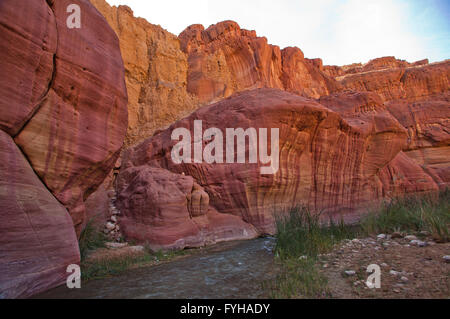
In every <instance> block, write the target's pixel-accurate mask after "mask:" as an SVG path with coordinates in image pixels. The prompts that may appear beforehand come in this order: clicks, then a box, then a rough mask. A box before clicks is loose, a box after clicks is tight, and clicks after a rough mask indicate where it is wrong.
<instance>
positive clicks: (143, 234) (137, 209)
mask: <svg viewBox="0 0 450 319" xmlns="http://www.w3.org/2000/svg"><path fill="white" fill-rule="evenodd" d="M118 190H119V191H118V192H119V197H118V200H119V203H120V206H119V207H120V210H121V213H122V214H123V215H124V217H122V218H120V225H121V229H122V232H123V233H125V234H126V236H127V238H131V239H134V240H138V241H141V242H148V244H149V245H150V247H151V248H152V249H154V250H156V251H157V250H160V249H183V248H185V247H200V246H204V245H207V244H214V243H216V242H220V241H226V240H238V239H251V238H255V237H256V236H257V232H256V230H255V229H254V227H253V226H251V225H250V224H247V223H245V222H244V221H242V219H241V218H239V217H237V216H232V215H227V214H219V213H218V212H217V211H216V210H215V209H214V208H213V207H211V206H210V205H209V195H208V194H207V193H206V192H205V191H204V190H203V188H202V187H201V186H199V185H198V184H197V183H196V182H195V181H194V179H193V178H192V177H191V176H183V175H181V174H175V173H172V172H170V171H168V170H165V169H162V168H155V167H149V166H145V165H143V166H140V167H131V168H129V169H126V170H125V171H123V172H122V173H121V175H120V178H119V180H118Z"/></svg>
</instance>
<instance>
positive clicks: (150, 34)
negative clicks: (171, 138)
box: [91, 0, 340, 146]
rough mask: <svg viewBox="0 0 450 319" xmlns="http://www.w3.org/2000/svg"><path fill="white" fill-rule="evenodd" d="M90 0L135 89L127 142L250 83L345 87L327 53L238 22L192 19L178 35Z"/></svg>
mask: <svg viewBox="0 0 450 319" xmlns="http://www.w3.org/2000/svg"><path fill="white" fill-rule="evenodd" d="M91 2H92V3H93V4H94V5H95V6H96V7H97V9H98V10H99V11H100V12H101V13H102V14H103V15H104V16H105V18H106V19H107V21H108V23H109V24H110V26H111V27H112V28H113V29H114V31H115V32H116V33H117V35H118V37H119V39H120V48H121V51H122V56H123V59H124V63H125V69H126V83H127V88H128V96H129V101H128V113H129V125H128V133H127V138H126V145H127V146H131V145H133V144H136V143H137V142H139V141H142V140H143V139H145V138H148V137H150V136H152V135H153V134H154V133H155V132H157V131H158V130H160V129H163V128H166V127H167V126H169V125H170V124H172V123H173V122H175V121H177V120H179V119H181V118H183V117H185V116H187V115H188V114H189V113H191V112H193V111H195V110H196V109H198V108H199V107H200V106H203V105H206V104H209V103H212V102H216V101H219V100H221V99H223V98H226V97H229V96H231V95H232V94H234V93H236V92H240V91H243V90H250V89H255V88H264V87H267V88H279V89H283V90H287V91H289V92H293V93H296V94H299V95H302V96H307V97H314V98H318V97H320V96H322V95H326V94H329V93H332V92H336V91H337V90H339V88H340V85H339V84H338V83H337V81H335V80H334V78H333V77H331V76H329V75H327V74H326V73H325V72H323V70H322V69H321V64H320V63H321V61H320V63H318V62H319V60H320V59H315V60H309V59H306V58H304V56H303V52H302V51H301V50H300V49H298V48H286V49H284V50H280V48H279V47H278V46H275V45H271V44H268V42H267V39H266V38H265V37H258V36H257V35H256V32H255V31H249V30H245V29H241V28H240V26H239V25H238V24H237V23H236V22H234V21H223V22H220V23H217V24H215V25H212V26H210V27H208V28H206V29H205V28H204V27H203V26H202V25H191V26H189V27H187V28H186V29H185V30H184V31H183V32H181V33H180V35H179V36H178V37H177V36H175V35H173V34H171V33H169V32H167V31H166V30H164V29H163V28H161V27H160V26H156V25H153V24H151V23H148V22H147V21H146V20H144V19H142V18H135V17H134V16H133V12H132V10H131V9H130V8H129V7H127V6H119V7H111V6H109V5H108V4H107V3H106V2H105V0H91ZM319 64H320V66H319Z"/></svg>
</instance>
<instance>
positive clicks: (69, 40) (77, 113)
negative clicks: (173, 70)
mask: <svg viewBox="0 0 450 319" xmlns="http://www.w3.org/2000/svg"><path fill="white" fill-rule="evenodd" d="M77 3H78V4H79V5H80V7H81V11H82V14H83V15H82V16H83V19H82V27H81V28H80V29H69V28H68V27H67V25H66V20H67V15H68V14H67V7H68V5H69V4H71V1H69V0H67V1H66V0H58V1H50V0H48V1H45V0H32V1H31V0H29V1H12V0H3V1H2V2H1V3H0V29H1V33H0V34H1V36H0V37H1V41H0V72H1V74H0V93H1V95H2V99H1V101H0V129H1V130H0V144H1V147H0V163H1V164H0V217H1V219H2V222H1V226H0V274H1V275H0V297H26V296H30V295H32V294H35V293H38V292H40V291H43V290H46V289H49V288H51V287H54V286H57V285H59V284H62V283H63V282H65V278H66V277H67V273H66V267H67V266H68V265H69V264H74V263H78V262H79V259H80V255H79V251H78V243H77V237H76V234H75V230H76V231H77V232H78V233H79V232H80V231H81V229H82V227H83V226H84V223H85V222H86V219H85V206H84V201H85V199H86V198H87V197H88V196H89V195H90V194H91V193H92V192H93V191H95V190H96V188H97V187H98V186H99V185H100V184H101V183H102V182H103V180H104V179H105V177H106V175H107V174H108V173H109V171H110V170H111V169H112V167H113V166H114V164H115V162H116V160H117V158H118V156H119V152H120V149H121V147H122V145H123V140H124V137H125V133H126V127H127V109H126V102H127V93H126V87H125V82H124V68H123V62H122V58H121V55H120V51H119V43H118V39H117V37H116V35H115V34H114V32H113V30H112V29H111V28H110V27H109V26H108V24H107V23H106V21H105V19H104V18H103V17H102V16H101V15H100V13H99V12H98V11H97V10H96V9H95V8H94V7H93V6H92V5H91V4H90V3H89V1H87V0H80V1H78V2H77Z"/></svg>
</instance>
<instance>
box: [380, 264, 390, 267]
mask: <svg viewBox="0 0 450 319" xmlns="http://www.w3.org/2000/svg"><path fill="white" fill-rule="evenodd" d="M381 267H385V268H386V267H389V265H388V264H386V263H382V264H381Z"/></svg>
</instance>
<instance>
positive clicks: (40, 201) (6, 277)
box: [0, 130, 80, 298]
mask: <svg viewBox="0 0 450 319" xmlns="http://www.w3.org/2000/svg"><path fill="white" fill-rule="evenodd" d="M0 158H1V161H0V218H1V220H2V222H1V223H0V274H1V275H0V298H25V297H29V296H31V295H34V294H37V293H39V292H43V291H45V290H48V289H50V288H53V287H56V286H58V285H61V284H63V283H65V281H66V278H67V276H68V275H69V274H68V273H67V272H66V268H67V266H68V265H71V264H78V263H79V262H80V253H79V250H78V242H77V237H76V234H75V231H74V228H73V224H72V220H71V218H70V215H69V213H68V212H67V210H66V209H65V208H64V206H63V205H61V204H60V203H59V202H58V201H57V200H56V198H55V197H53V195H52V194H51V193H50V192H49V191H48V190H47V188H46V187H45V185H44V184H43V183H42V182H41V181H40V180H39V178H38V177H37V176H36V174H35V173H34V172H33V169H32V168H31V167H30V165H29V163H28V162H27V160H26V159H25V157H24V156H23V154H22V153H21V151H20V150H19V148H18V147H17V146H16V144H15V143H14V141H13V140H12V138H11V137H10V136H9V135H8V134H6V133H4V132H3V131H1V130H0Z"/></svg>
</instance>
